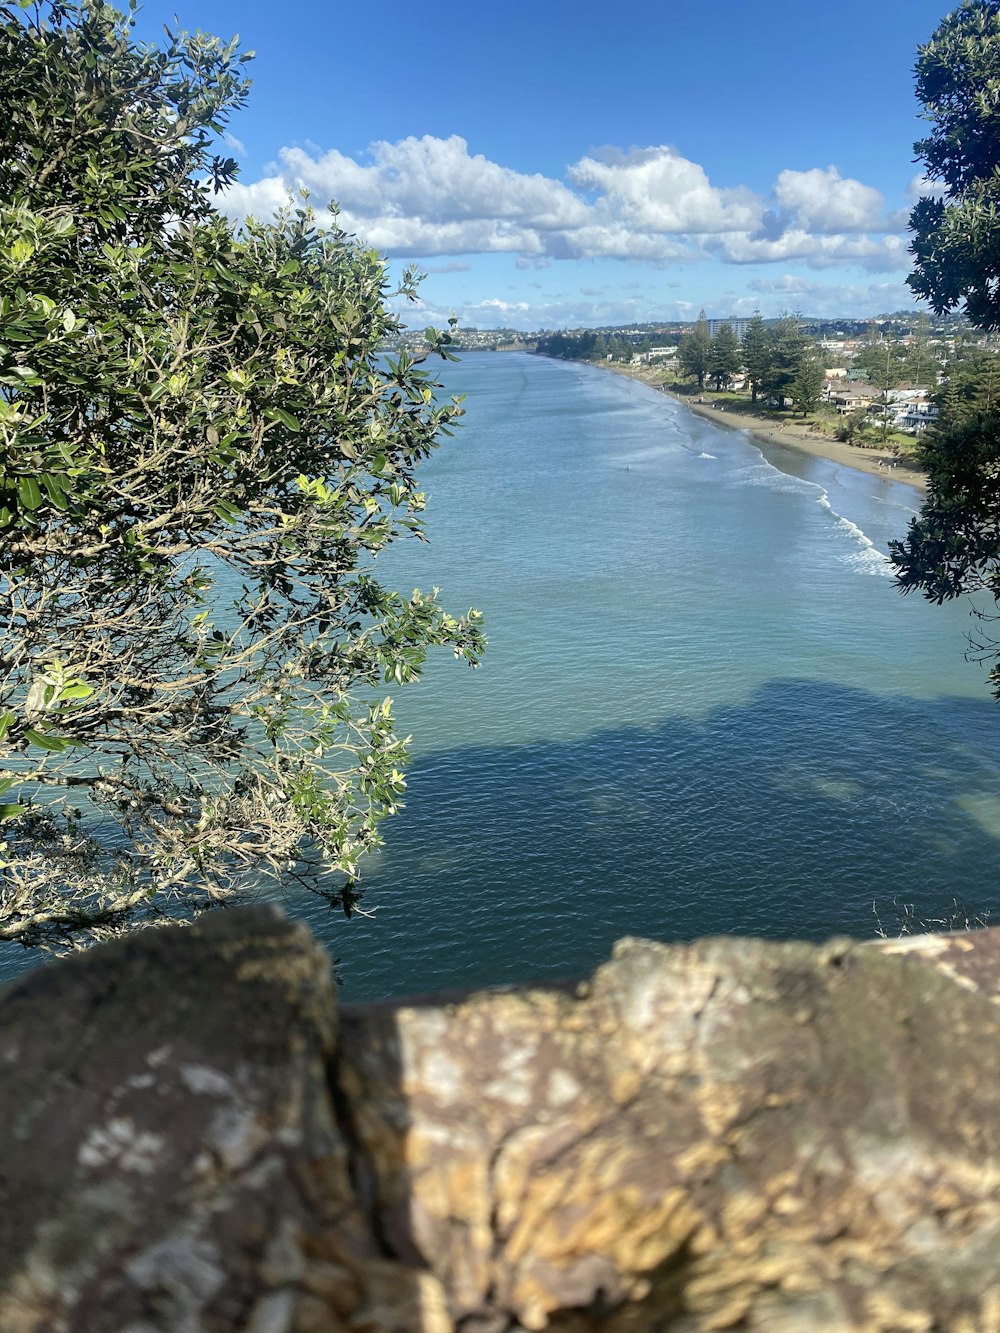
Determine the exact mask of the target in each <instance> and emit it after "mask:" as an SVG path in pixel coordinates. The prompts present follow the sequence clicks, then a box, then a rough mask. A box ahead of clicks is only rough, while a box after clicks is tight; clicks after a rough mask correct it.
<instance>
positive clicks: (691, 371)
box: [677, 310, 712, 389]
mask: <svg viewBox="0 0 1000 1333" xmlns="http://www.w3.org/2000/svg"><path fill="white" fill-rule="evenodd" d="M711 348H712V340H711V338H710V337H709V334H708V320H707V319H706V318H705V312H704V310H702V311H701V313H700V314H699V315H698V320H697V323H696V324H695V326H694V328H693V329H692V331H691V332H690V333H686V334H685V335H684V337H683V338H682V339H681V341H680V345H679V346H678V348H677V361H678V364H679V366H680V368H681V371H682V373H683V374H685V375H689V376H690V377H691V378H692V379H696V380H697V381H698V388H699V389H703V388H704V387H705V376H706V375H707V374H708V372H709V368H710V364H711V360H710V358H711Z"/></svg>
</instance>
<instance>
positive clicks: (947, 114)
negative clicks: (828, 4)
mask: <svg viewBox="0 0 1000 1333" xmlns="http://www.w3.org/2000/svg"><path fill="white" fill-rule="evenodd" d="M916 90H917V97H918V98H919V100H920V102H921V103H922V105H923V108H924V115H925V118H926V119H927V120H929V121H930V122H931V126H932V128H931V133H930V134H929V135H928V137H927V138H925V139H922V140H921V141H920V142H919V143H917V144H915V145H914V147H915V149H916V152H917V154H918V156H919V157H920V158H921V159H922V160H923V163H924V171H925V175H926V176H927V178H928V179H929V180H930V181H933V182H935V183H936V184H938V185H939V186H940V187H941V189H942V191H943V195H942V196H941V197H938V196H937V195H935V196H934V197H928V198H923V199H920V200H919V201H918V202H917V204H916V207H915V208H914V209H913V212H912V213H911V215H910V227H911V230H912V232H913V241H912V244H911V246H910V250H911V253H912V254H913V255H914V257H915V260H916V264H915V268H914V271H913V273H912V274H911V275H910V277H909V278H908V282H909V285H910V286H911V287H912V289H913V290H914V292H916V294H917V295H918V296H920V297H923V298H924V299H926V300H927V301H929V303H930V305H931V307H932V308H933V309H934V311H935V312H936V313H937V314H939V315H940V314H943V313H945V312H946V311H949V310H954V309H956V308H957V307H959V306H961V307H963V308H964V310H965V312H966V314H967V315H968V317H969V319H970V320H971V321H972V323H973V324H975V325H976V326H977V327H978V328H982V329H997V328H1000V247H998V245H997V227H998V224H997V210H998V207H1000V170H998V166H1000V120H998V118H997V116H996V113H995V108H996V106H997V104H998V102H1000V3H998V0H966V3H965V4H963V5H962V6H961V7H960V8H958V9H956V10H954V12H953V13H951V14H949V15H948V16H947V17H946V18H945V19H944V20H943V21H942V22H941V24H940V25H939V26H938V29H937V31H936V32H935V33H934V35H933V37H932V38H931V40H930V41H929V42H927V44H926V45H925V46H923V47H921V48H920V52H919V55H918V59H917V66H916Z"/></svg>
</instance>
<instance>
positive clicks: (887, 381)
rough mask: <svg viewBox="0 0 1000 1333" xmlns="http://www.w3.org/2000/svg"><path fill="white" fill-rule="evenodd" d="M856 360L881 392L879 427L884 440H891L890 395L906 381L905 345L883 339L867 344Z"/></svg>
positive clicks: (890, 339) (894, 340) (892, 339)
mask: <svg viewBox="0 0 1000 1333" xmlns="http://www.w3.org/2000/svg"><path fill="white" fill-rule="evenodd" d="M855 360H856V362H857V364H858V365H860V366H862V367H863V368H864V372H865V374H866V375H867V376H868V381H869V383H870V384H872V385H873V386H874V387H875V388H876V389H879V390H881V393H882V404H881V408H880V409H879V425H880V429H881V432H882V439H883V440H887V439H888V438H889V429H890V426H891V422H890V417H889V395H890V393H891V391H892V390H893V389H894V388H896V386H897V385H899V384H902V383H903V381H904V380H905V379H906V370H907V364H906V362H907V354H906V347H905V345H904V344H903V343H901V342H899V341H897V340H896V339H895V338H882V339H880V340H872V341H870V342H867V343H865V345H864V346H863V347H862V348H861V349H860V351H859V352H858V354H857V356H856V357H855Z"/></svg>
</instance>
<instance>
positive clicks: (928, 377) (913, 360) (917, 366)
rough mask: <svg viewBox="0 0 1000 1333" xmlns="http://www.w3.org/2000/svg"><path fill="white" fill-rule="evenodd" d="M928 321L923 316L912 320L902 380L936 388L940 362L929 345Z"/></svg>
mask: <svg viewBox="0 0 1000 1333" xmlns="http://www.w3.org/2000/svg"><path fill="white" fill-rule="evenodd" d="M928 324H929V321H928V319H927V316H926V315H924V314H921V315H918V316H917V317H916V318H915V319H914V320H913V324H912V328H911V332H910V345H909V347H908V348H907V351H906V368H905V373H904V379H905V380H906V381H907V383H909V384H920V385H923V386H924V387H925V388H931V389H933V388H936V387H937V382H938V376H939V374H940V371H941V362H940V360H939V358H938V356H937V354H936V353H935V351H934V349H933V348H932V347H931V345H930V334H929V330H928Z"/></svg>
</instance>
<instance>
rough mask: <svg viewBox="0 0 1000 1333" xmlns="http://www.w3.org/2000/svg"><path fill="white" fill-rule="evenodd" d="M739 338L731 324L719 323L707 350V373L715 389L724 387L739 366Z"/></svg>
mask: <svg viewBox="0 0 1000 1333" xmlns="http://www.w3.org/2000/svg"><path fill="white" fill-rule="evenodd" d="M740 356H741V352H740V340H739V339H738V338H737V336H736V330H735V329H734V328H733V326H732V324H720V325H719V331H718V332H717V333H716V335H715V337H714V338H713V339H712V341H711V344H710V346H709V351H708V375H709V378H710V379H712V380H714V381H715V387H716V389H717V390H720V391H721V390H722V389H724V388H725V387H726V385H727V384H728V383H729V381H730V380H731V379H732V377H733V376H734V375H735V374H736V372H737V371H738V370H739V368H740Z"/></svg>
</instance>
